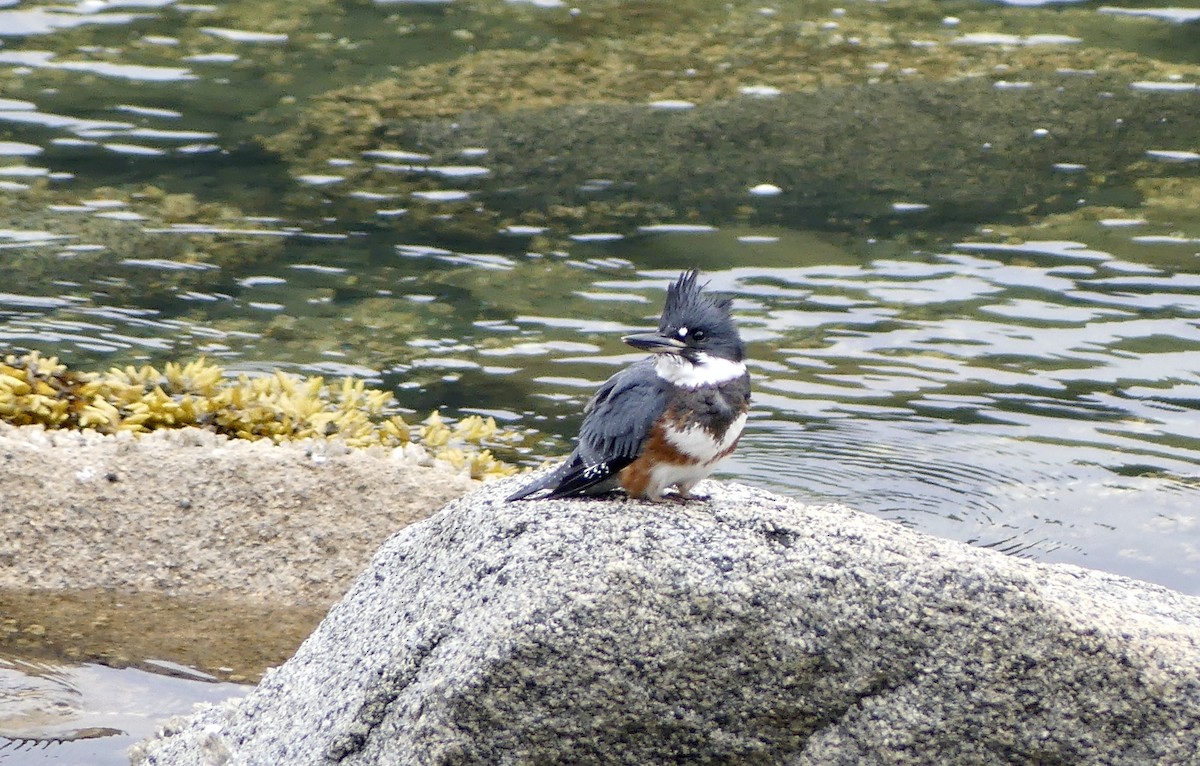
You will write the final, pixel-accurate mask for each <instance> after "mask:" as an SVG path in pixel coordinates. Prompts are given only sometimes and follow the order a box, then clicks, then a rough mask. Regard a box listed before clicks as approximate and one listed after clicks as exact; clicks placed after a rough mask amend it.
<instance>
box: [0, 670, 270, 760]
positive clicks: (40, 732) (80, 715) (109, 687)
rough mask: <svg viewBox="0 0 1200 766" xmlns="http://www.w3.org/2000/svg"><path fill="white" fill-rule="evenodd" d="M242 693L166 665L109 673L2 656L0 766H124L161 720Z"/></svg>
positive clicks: (238, 687) (236, 687)
mask: <svg viewBox="0 0 1200 766" xmlns="http://www.w3.org/2000/svg"><path fill="white" fill-rule="evenodd" d="M247 688H248V687H246V686H244V685H240V684H231V683H221V682H217V681H216V680H215V679H213V678H212V677H211V676H206V675H205V674H203V673H199V672H197V671H194V670H192V669H190V668H186V667H183V666H179V665H176V664H175V663H171V662H156V661H148V662H147V663H146V669H137V668H110V667H105V666H103V665H94V664H70V663H63V662H53V661H43V660H35V659H30V658H26V657H21V656H17V655H9V654H4V653H0V764H5V766H19V765H21V764H40V763H78V764H83V763H86V764H89V766H118V764H126V763H128V762H129V761H128V758H127V757H126V756H125V753H124V750H125V748H127V747H128V746H130V745H132V744H133V743H134V742H137V741H139V740H141V739H144V738H146V737H148V736H150V734H151V733H153V731H154V727H155V726H156V725H157V724H158V723H159V722H160V721H161V720H162V719H163V717H169V716H171V715H182V714H185V713H189V712H191V710H192V706H193V705H194V704H195V703H197V702H218V701H220V700H224V699H228V698H230V697H235V696H240V695H242V694H245V692H246V690H247Z"/></svg>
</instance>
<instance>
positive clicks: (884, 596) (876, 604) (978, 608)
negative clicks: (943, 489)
mask: <svg viewBox="0 0 1200 766" xmlns="http://www.w3.org/2000/svg"><path fill="white" fill-rule="evenodd" d="M514 487H515V484H514V483H512V482H498V483H496V484H493V485H489V486H486V487H484V488H483V489H481V490H480V491H478V492H476V493H474V494H472V495H470V496H468V497H465V498H461V499H459V500H457V501H455V502H452V503H451V504H450V505H448V506H447V507H446V508H444V509H443V510H442V511H441V512H439V513H438V514H436V515H434V516H433V517H431V518H429V519H427V520H425V521H423V522H421V523H418V524H414V525H413V526H411V527H408V528H406V529H405V530H403V531H401V532H399V533H398V534H396V535H394V536H393V537H391V538H390V539H389V540H388V541H387V542H386V543H385V544H384V545H383V547H382V548H381V549H380V550H379V552H378V553H377V554H376V556H375V558H374V559H373V560H372V562H371V564H370V565H369V567H368V568H367V570H366V571H365V572H364V573H363V574H362V575H361V576H360V577H359V579H358V580H357V582H356V583H355V585H354V586H353V587H352V588H351V590H350V591H349V592H348V593H347V595H346V596H345V598H343V600H342V601H341V602H340V603H339V604H338V605H337V606H335V607H334V608H333V610H332V611H331V612H330V613H329V614H328V616H327V617H326V619H325V620H324V622H323V623H322V624H321V625H320V626H319V627H318V628H317V630H316V631H315V632H314V633H313V634H312V635H311V636H310V637H309V638H308V639H307V640H306V641H305V643H304V644H303V645H302V646H301V648H300V649H299V651H298V652H297V653H296V655H295V656H294V657H293V658H292V659H291V660H289V661H288V662H287V663H285V664H284V665H283V666H282V667H280V668H279V669H277V670H275V671H272V672H270V673H268V674H267V676H266V677H265V678H264V680H263V681H262V683H261V684H260V685H259V686H258V687H257V688H256V689H255V690H254V691H253V692H252V693H251V694H250V695H249V696H248V697H247V698H245V699H244V700H233V701H229V702H226V703H222V704H220V705H215V706H206V707H202V708H200V709H199V710H198V712H197V713H196V714H195V715H194V716H191V717H187V718H182V719H175V720H173V721H171V722H168V723H167V724H166V725H164V727H163V728H162V729H161V730H160V732H159V735H158V736H157V737H156V738H153V739H150V740H147V741H145V742H143V743H139V744H138V745H136V746H135V747H134V748H133V750H132V751H131V755H132V758H133V762H134V763H135V764H171V765H172V766H187V765H189V764H216V763H227V762H232V763H239V764H268V763H297V764H301V763H322V762H330V761H333V762H341V763H345V764H353V763H359V764H377V763H394V764H410V763H412V764H416V763H421V764H437V763H442V764H450V763H454V764H476V763H478V764H485V763H486V764H494V763H538V764H553V763H564V764H565V763H573V764H609V763H683V762H689V763H691V762H711V763H741V762H764V763H791V764H817V763H821V764H830V763H833V764H838V763H846V764H850V763H854V764H861V763H888V764H910V763H911V764H928V763H954V764H994V763H1060V762H1061V763H1085V762H1086V763H1108V764H1135V763H1136V764H1145V763H1164V764H1166V763H1171V764H1176V763H1187V762H1195V760H1194V759H1195V757H1196V755H1195V754H1196V753H1197V752H1200V599H1197V598H1194V597H1189V596H1184V595H1181V594H1178V593H1175V592H1173V591H1170V590H1167V589H1165V588H1161V587H1158V586H1154V585H1150V584H1146V583H1141V582H1137V581H1133V580H1128V579H1125V578H1121V577H1117V576H1114V575H1107V574H1103V573H1098V572H1092V571H1088V570H1084V569H1079V568H1076V567H1070V566H1063V565H1044V564H1037V563H1033V562H1029V561H1024V560H1020V559H1014V558H1010V557H1006V556H1004V555H1002V554H998V553H996V552H993V551H988V550H982V549H977V548H972V547H969V546H966V545H963V544H960V543H956V542H952V541H946V540H940V539H935V538H931V537H928V536H925V535H922V534H920V533H917V532H914V531H911V530H908V529H905V528H903V527H901V526H899V525H896V524H893V523H889V522H886V521H881V520H879V519H875V518H873V517H870V516H867V515H866V514H862V513H858V512H855V511H851V510H849V509H846V508H841V507H837V506H828V507H812V506H804V505H802V504H800V503H798V502H795V501H792V500H788V499H785V498H782V497H778V496H776V495H772V494H770V493H767V492H763V491H759V490H755V489H751V488H748V487H744V486H741V485H736V484H721V483H715V482H706V483H705V484H704V485H702V486H701V488H700V491H702V492H706V493H711V499H710V501H709V502H706V503H693V504H688V505H682V506H678V505H651V504H645V503H636V502H628V501H536V502H526V503H512V504H505V503H503V502H501V499H502V498H503V497H504V496H505V495H506V494H507V493H508V492H509V491H511V490H512V489H513V488H514Z"/></svg>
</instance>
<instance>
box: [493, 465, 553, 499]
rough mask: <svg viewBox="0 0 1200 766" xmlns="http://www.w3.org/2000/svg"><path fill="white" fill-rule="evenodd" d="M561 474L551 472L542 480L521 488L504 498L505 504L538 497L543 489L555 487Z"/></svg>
mask: <svg viewBox="0 0 1200 766" xmlns="http://www.w3.org/2000/svg"><path fill="white" fill-rule="evenodd" d="M559 473H560V472H559V471H557V470H555V471H551V472H550V473H548V474H546V475H545V476H543V477H541V478H540V479H537V480H535V481H531V482H529V483H528V484H526V485H525V486H524V487H521V488H520V489H518V490H517V491H516V492H514V493H512V494H511V495H509V496H508V497H506V498H504V502H506V503H511V502H513V501H516V500H526V499H528V498H529V497H531V496H532V495H536V494H537V493H538V492H541V491H542V490H543V489H546V488H547V487H552V486H554V484H555V482H557V481H558V477H559Z"/></svg>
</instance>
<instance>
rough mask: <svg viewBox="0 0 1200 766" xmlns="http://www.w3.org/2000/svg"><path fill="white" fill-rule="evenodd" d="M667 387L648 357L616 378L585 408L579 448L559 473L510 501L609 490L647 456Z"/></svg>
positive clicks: (531, 486) (540, 481)
mask: <svg viewBox="0 0 1200 766" xmlns="http://www.w3.org/2000/svg"><path fill="white" fill-rule="evenodd" d="M667 392H668V389H667V383H666V382H665V381H663V379H662V378H660V377H658V374H657V373H655V371H654V363H653V360H652V359H645V360H643V361H641V362H637V363H636V364H633V365H630V366H629V367H626V368H625V369H624V370H621V371H620V372H618V373H617V374H616V375H613V376H612V377H611V378H609V379H608V380H607V381H605V383H604V385H602V386H601V387H600V389H599V390H598V391H597V392H596V394H595V395H594V396H593V397H592V399H591V401H589V402H588V404H587V407H586V408H585V409H584V413H585V415H584V419H583V426H582V427H581V428H580V429H579V444H578V445H577V446H576V447H575V451H574V452H572V453H571V456H570V457H568V458H567V460H566V462H565V463H563V465H561V466H560V467H559V468H558V469H557V470H555V471H554V472H552V473H551V474H549V475H547V476H546V477H544V478H543V479H541V480H539V481H537V482H534V483H533V484H531V485H529V486H527V487H524V488H522V489H521V490H519V491H518V492H516V493H515V494H513V495H512V496H511V497H509V498H508V499H509V500H520V499H522V498H525V497H529V496H530V495H533V494H534V493H536V492H539V491H540V490H543V489H549V490H550V492H549V494H547V495H546V497H568V496H571V495H586V494H589V493H592V492H599V491H606V490H607V489H609V488H611V485H612V483H613V479H614V478H615V476H616V474H617V472H619V471H620V470H621V469H622V468H624V467H625V466H627V465H629V464H630V463H632V462H633V461H634V460H635V459H636V458H637V456H638V455H640V454H641V453H642V449H643V447H644V446H645V443H646V439H647V438H648V437H649V435H650V429H651V427H653V425H654V423H655V421H656V420H657V419H658V417H659V416H660V415H661V414H662V412H663V410H664V409H666V406H667Z"/></svg>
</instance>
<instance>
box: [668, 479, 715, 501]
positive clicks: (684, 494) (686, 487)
mask: <svg viewBox="0 0 1200 766" xmlns="http://www.w3.org/2000/svg"><path fill="white" fill-rule="evenodd" d="M694 486H696V484H695V482H692V483H689V484H676V485H675V489H676V494H675V495H674V496H673V499H674V500H675V502H677V503H686V502H688V501H689V500H707V499H708V495H693V494H692V487H694Z"/></svg>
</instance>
